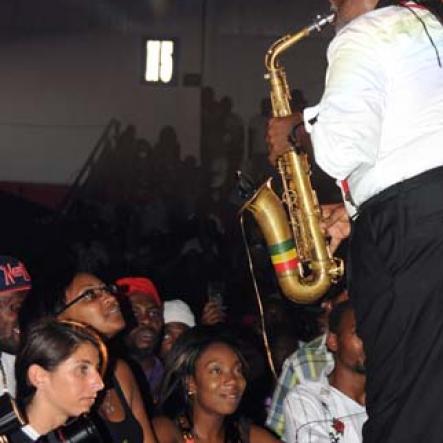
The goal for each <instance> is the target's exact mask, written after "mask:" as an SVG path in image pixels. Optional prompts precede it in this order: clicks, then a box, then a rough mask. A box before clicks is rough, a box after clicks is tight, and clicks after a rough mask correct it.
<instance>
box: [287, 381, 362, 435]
mask: <svg viewBox="0 0 443 443" xmlns="http://www.w3.org/2000/svg"><path fill="white" fill-rule="evenodd" d="M283 411H284V415H285V420H286V428H285V441H287V442H289V443H295V442H298V443H331V442H332V443H360V442H361V441H362V428H363V423H364V422H365V421H366V419H367V415H366V409H365V407H364V406H362V405H360V404H359V403H357V402H355V401H354V400H352V399H351V398H349V397H347V396H346V395H345V394H343V393H342V392H340V391H339V390H337V389H335V388H334V387H332V386H331V385H330V384H329V382H328V379H327V378H326V377H325V378H323V379H322V380H321V381H306V382H304V383H302V384H300V385H298V386H296V387H295V388H293V389H291V391H290V392H289V394H288V395H287V396H286V399H285V401H284V403H283Z"/></svg>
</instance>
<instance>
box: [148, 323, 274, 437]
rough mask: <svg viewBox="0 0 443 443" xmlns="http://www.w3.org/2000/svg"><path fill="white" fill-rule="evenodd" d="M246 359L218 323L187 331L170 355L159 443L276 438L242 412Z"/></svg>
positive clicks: (158, 421)
mask: <svg viewBox="0 0 443 443" xmlns="http://www.w3.org/2000/svg"><path fill="white" fill-rule="evenodd" d="M246 372H247V363H246V361H245V359H244V357H243V356H242V354H241V352H240V350H239V348H238V347H237V344H236V343H235V341H234V340H233V339H232V338H231V337H229V336H228V335H225V334H222V333H220V332H219V329H218V328H217V327H214V326H197V327H195V328H193V329H190V330H188V331H186V332H185V333H184V334H183V335H182V336H181V337H180V338H179V339H178V340H177V341H176V343H175V344H174V347H173V348H172V350H171V351H170V353H169V355H168V357H167V359H166V367H165V378H164V383H163V386H162V390H161V397H160V408H161V410H162V412H163V413H164V414H165V415H164V416H161V417H157V418H155V419H154V421H153V423H154V430H155V433H156V435H157V438H158V440H159V442H160V443H201V442H211V443H275V442H278V441H279V440H277V439H276V438H274V437H273V436H272V435H271V434H270V433H269V432H268V431H266V430H265V429H263V428H260V427H259V426H256V425H253V424H251V423H249V422H248V421H247V420H245V419H243V418H242V417H241V416H240V415H239V413H238V410H239V406H240V402H241V399H242V396H243V393H244V391H245V388H246Z"/></svg>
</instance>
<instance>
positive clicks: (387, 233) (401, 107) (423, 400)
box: [267, 0, 443, 443]
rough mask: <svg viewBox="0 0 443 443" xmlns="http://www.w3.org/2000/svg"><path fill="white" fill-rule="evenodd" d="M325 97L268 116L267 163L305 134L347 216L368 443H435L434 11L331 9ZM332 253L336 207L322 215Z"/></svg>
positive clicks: (439, 167)
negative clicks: (361, 348) (306, 106)
mask: <svg viewBox="0 0 443 443" xmlns="http://www.w3.org/2000/svg"><path fill="white" fill-rule="evenodd" d="M331 4H332V7H333V9H334V10H335V11H336V14H337V18H336V23H335V24H336V28H337V34H336V36H335V38H334V39H333V40H332V42H331V43H330V46H329V48H328V63H329V67H328V71H327V74H326V85H325V90H324V94H323V97H322V99H321V102H320V104H319V106H318V107H317V108H316V109H312V108H311V109H307V110H306V111H305V113H304V117H303V116H301V115H299V114H295V115H294V114H293V115H291V116H288V117H282V118H273V119H271V120H270V122H269V127H268V135H267V137H268V143H269V146H270V161H271V162H275V160H276V158H277V157H278V156H280V155H281V154H282V153H283V152H285V151H286V150H288V149H290V146H289V143H288V136H289V135H290V134H291V132H292V133H293V134H292V135H297V134H294V132H295V133H297V132H298V131H300V130H302V129H301V126H300V125H299V124H300V123H301V122H302V121H304V123H305V126H306V130H307V131H308V132H310V133H311V138H312V143H313V148H314V154H315V158H316V162H317V163H318V164H319V166H320V167H321V168H322V169H323V170H324V171H325V172H327V173H328V174H329V175H330V176H332V177H333V178H335V179H337V181H338V183H339V184H340V185H341V187H342V191H343V195H344V196H345V197H346V202H345V205H346V209H347V212H348V213H349V214H350V215H351V216H352V218H353V219H354V221H353V223H352V238H351V241H350V248H349V257H348V263H347V264H348V279H349V280H348V288H349V292H350V295H351V298H352V299H353V304H354V307H355V310H356V317H357V328H358V333H359V336H360V337H362V339H363V342H364V346H365V352H366V356H367V363H366V369H367V386H366V390H367V397H366V400H367V411H368V416H369V419H368V422H367V423H366V424H365V426H364V430H363V441H364V442H365V443H375V442H377V443H385V442H389V443H397V442H402V443H408V442H426V443H433V442H440V441H441V440H442V429H441V423H442V421H443V410H442V408H441V407H440V405H441V398H443V315H441V313H442V310H443V277H442V275H443V273H442V271H441V266H442V263H443V198H442V195H443V149H442V140H443V66H442V65H443V18H442V16H443V2H442V1H441V0H415V1H401V2H400V1H398V2H397V1H394V0H392V1H386V0H380V1H379V0H331ZM323 216H324V218H325V225H324V227H325V229H326V230H327V231H328V233H329V235H330V236H331V237H332V241H333V243H332V245H331V246H332V247H335V246H337V244H339V242H340V241H341V240H342V239H343V238H345V237H346V236H347V235H348V234H349V230H350V229H349V227H350V222H349V218H347V216H346V215H345V206H344V205H337V206H333V207H331V206H330V207H326V208H324V211H323Z"/></svg>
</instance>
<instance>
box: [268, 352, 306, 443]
mask: <svg viewBox="0 0 443 443" xmlns="http://www.w3.org/2000/svg"><path fill="white" fill-rule="evenodd" d="M297 383H298V379H297V375H296V374H295V372H294V368H293V365H292V362H291V360H290V359H288V360H286V362H285V364H284V365H283V369H282V372H281V374H280V377H279V378H278V381H277V386H276V387H275V390H274V394H273V396H272V402H271V407H270V409H269V413H268V417H267V419H266V426H268V427H269V429H272V430H273V431H274V432H275V433H276V434H277V435H278V436H279V437H283V435H284V431H285V417H284V415H283V401H284V399H285V397H286V395H287V394H288V392H289V390H290V389H291V388H292V387H293V386H295V385H296V384H297ZM285 441H286V440H285Z"/></svg>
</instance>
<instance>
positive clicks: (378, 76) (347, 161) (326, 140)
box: [311, 22, 386, 180]
mask: <svg viewBox="0 0 443 443" xmlns="http://www.w3.org/2000/svg"><path fill="white" fill-rule="evenodd" d="M372 26H374V25H371V24H370V23H369V24H368V23H367V22H364V23H360V24H359V25H357V24H356V25H355V26H353V25H352V24H351V25H348V28H345V29H343V30H342V33H341V34H339V35H338V36H337V37H335V40H334V41H333V42H332V43H331V46H330V48H329V51H328V58H329V68H328V72H327V75H326V86H325V92H324V95H323V98H322V100H321V102H320V105H319V108H318V116H317V120H316V122H315V124H314V125H313V127H312V132H311V137H312V141H313V146H314V154H315V159H316V161H317V163H318V164H319V166H320V167H321V168H322V169H323V170H324V171H325V172H326V173H328V174H329V175H331V176H332V177H335V178H336V179H339V180H343V179H346V178H348V177H349V176H350V175H351V174H352V173H353V171H355V170H356V169H357V168H360V167H365V165H366V166H367V167H368V166H370V165H373V164H374V163H375V159H376V157H377V152H378V146H379V143H380V134H381V127H382V120H383V113H384V103H385V89H386V78H385V73H384V72H385V70H384V68H383V56H382V45H381V43H380V41H379V40H380V37H378V38H377V37H375V36H374V34H375V33H374V32H370V31H368V29H369V30H370V29H371V27H372ZM380 32H382V31H381V30H380Z"/></svg>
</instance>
